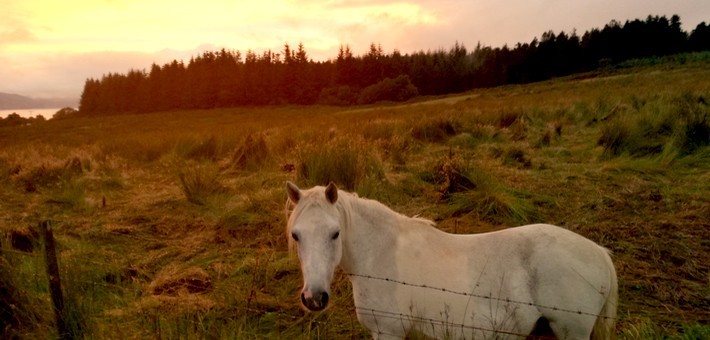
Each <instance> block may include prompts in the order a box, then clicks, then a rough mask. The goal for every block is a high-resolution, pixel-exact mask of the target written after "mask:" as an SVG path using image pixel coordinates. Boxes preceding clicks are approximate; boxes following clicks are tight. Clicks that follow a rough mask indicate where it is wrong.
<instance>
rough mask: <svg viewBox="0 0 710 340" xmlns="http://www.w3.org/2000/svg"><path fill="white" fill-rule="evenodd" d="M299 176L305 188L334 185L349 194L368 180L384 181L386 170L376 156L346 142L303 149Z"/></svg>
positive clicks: (300, 153)
mask: <svg viewBox="0 0 710 340" xmlns="http://www.w3.org/2000/svg"><path fill="white" fill-rule="evenodd" d="M296 173H297V177H298V180H299V181H300V182H302V183H304V184H305V185H309V186H312V185H327V184H328V183H329V182H331V181H332V182H335V183H336V184H339V185H340V186H341V187H342V188H344V189H346V190H350V191H356V190H357V189H358V187H359V186H360V185H361V184H362V183H364V182H365V181H366V180H384V168H383V167H382V163H381V162H380V160H379V159H378V157H377V155H375V154H374V153H372V152H368V151H367V148H363V147H362V146H360V145H358V144H356V143H355V142H353V141H350V140H346V139H336V140H333V141H331V142H328V143H327V144H325V145H310V146H306V147H305V148H303V149H301V151H300V152H299V154H298V165H297V168H296Z"/></svg>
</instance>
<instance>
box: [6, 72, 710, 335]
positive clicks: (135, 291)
mask: <svg viewBox="0 0 710 340" xmlns="http://www.w3.org/2000/svg"><path fill="white" fill-rule="evenodd" d="M627 67H628V68H623V69H621V70H616V71H613V72H609V73H605V72H599V73H594V74H585V75H584V76H574V77H568V78H564V79H555V80H551V81H545V82H539V83H533V84H528V85H508V86H503V87H497V88H491V89H479V90H475V91H470V92H467V93H464V94H460V95H458V96H456V97H437V98H434V99H435V100H431V101H421V102H416V103H406V104H403V105H375V106H361V107H354V108H343V107H333V106H265V107H256V108H254V107H243V108H234V109H215V110H195V111H172V112H160V113H155V114H150V115H108V116H102V117H79V118H72V119H67V120H57V121H55V120H51V121H47V122H45V123H43V124H34V125H32V126H22V127H0V145H3V148H2V149H0V188H1V189H0V202H2V203H1V204H0V230H2V232H3V233H4V234H5V235H6V237H5V238H3V239H2V240H1V241H2V243H1V244H0V260H1V261H0V274H1V275H0V285H4V286H5V287H10V289H5V290H1V289H0V292H1V291H9V292H18V293H16V294H14V295H12V296H10V297H8V298H6V299H5V300H4V301H10V302H11V303H12V305H13V306H14V307H13V309H12V313H6V314H2V317H3V319H2V320H0V322H4V325H8V326H7V327H6V328H4V332H5V333H4V335H5V337H7V338H11V337H19V338H51V337H56V335H57V334H56V329H55V328H54V321H53V320H54V319H53V318H54V315H53V314H52V312H51V311H52V310H51V307H50V306H49V293H48V291H49V289H48V286H47V276H46V274H45V273H46V270H45V266H44V258H43V256H42V252H41V250H39V249H38V247H39V246H40V242H39V241H38V239H37V236H36V235H37V232H36V226H37V225H38V224H39V223H40V221H43V220H51V221H52V223H53V226H54V233H55V236H56V238H57V243H58V254H59V266H60V271H61V275H62V277H61V279H62V285H63V289H64V293H65V297H66V298H65V299H66V302H65V305H66V313H65V314H66V319H67V324H68V327H69V329H70V331H71V333H72V334H73V335H74V336H75V337H85V338H94V339H114V338H152V339H175V338H190V339H192V338H215V339H227V338H230V339H233V338H238V339H252V338H355V339H366V338H368V334H367V333H366V331H365V330H364V329H363V328H362V327H361V326H360V325H359V324H358V322H357V319H356V317H355V313H354V309H353V303H352V293H351V290H350V284H349V282H348V280H347V276H346V275H345V274H344V273H342V272H337V273H336V278H335V283H334V287H333V294H332V295H333V296H332V298H331V304H332V305H331V307H330V308H328V309H326V310H325V311H323V312H321V313H307V312H305V311H304V310H303V309H302V308H301V307H300V305H299V298H298V292H299V289H300V287H301V284H302V283H301V274H300V269H299V264H298V261H297V259H296V258H294V256H292V255H290V254H289V252H288V249H287V248H288V246H287V241H286V235H284V228H285V223H286V211H285V210H286V206H285V202H286V193H285V185H284V184H285V182H286V181H287V180H291V181H295V182H296V183H297V184H298V185H299V186H301V187H302V188H307V187H310V186H312V185H317V184H324V183H325V182H327V181H329V180H333V181H335V182H337V183H338V184H339V185H340V186H341V187H342V188H345V189H347V190H349V191H355V192H357V193H358V194H359V195H360V196H362V197H368V198H372V199H376V200H379V201H381V202H383V203H384V204H386V205H388V206H390V207H392V208H393V209H394V210H396V211H398V212H401V213H403V214H406V215H410V216H413V215H419V216H422V217H424V218H429V219H432V220H434V221H436V223H437V227H438V228H440V229H442V230H444V231H447V232H451V233H478V232H486V231H492V230H499V229H503V228H508V227H511V226H516V225H521V224H527V223H535V222H547V223H552V224H556V225H559V226H562V227H564V228H567V229H570V230H572V231H574V232H577V233H579V234H581V235H583V236H585V237H588V238H589V239H591V240H593V241H595V242H597V243H599V244H601V245H603V246H605V247H607V248H609V249H610V250H612V251H613V254H614V256H613V260H614V264H615V266H616V270H617V273H618V276H619V289H620V291H619V292H620V303H619V306H618V317H617V333H618V335H619V337H620V338H621V339H638V338H670V339H682V338H683V339H688V338H690V339H695V338H708V337H710V328H708V326H707V325H708V323H710V313H709V312H708V311H709V310H710V291H709V290H708V289H709V287H710V281H708V280H709V279H710V278H708V275H707V274H708V272H710V244H708V240H710V224H709V222H708V221H710V184H709V183H710V145H709V144H710V137H709V136H708V134H709V133H710V121H708V118H707V117H708V116H709V115H710V106H708V102H710V99H709V98H710V61H709V60H707V59H703V60H692V61H687V60H686V61H683V62H677V61H670V62H665V63H661V64H656V63H640V62H639V63H637V65H635V66H634V65H627ZM0 287H2V286H0ZM492 293H493V292H491V294H492ZM2 301H3V300H2V299H0V302H2ZM472 303H476V301H473V302H472ZM403 317H413V316H403ZM28 320H29V321H28Z"/></svg>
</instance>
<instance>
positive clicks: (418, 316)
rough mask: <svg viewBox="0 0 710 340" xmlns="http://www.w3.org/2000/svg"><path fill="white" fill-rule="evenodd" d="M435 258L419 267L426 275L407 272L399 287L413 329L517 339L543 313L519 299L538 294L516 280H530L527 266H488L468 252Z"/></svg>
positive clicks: (402, 306) (438, 335) (440, 334)
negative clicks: (478, 263) (476, 262)
mask: <svg viewBox="0 0 710 340" xmlns="http://www.w3.org/2000/svg"><path fill="white" fill-rule="evenodd" d="M462 254H465V252H462ZM434 260H435V259H432V258H430V259H429V261H427V262H426V263H421V264H420V265H418V266H417V269H418V273H426V274H425V275H402V283H401V284H399V285H398V287H397V300H398V301H399V307H398V309H399V312H400V313H401V314H402V315H404V316H406V323H408V324H410V325H411V328H412V329H414V330H416V331H420V332H422V333H424V334H426V335H427V336H430V337H432V338H437V339H441V338H449V339H481V338H484V339H486V338H491V337H497V338H506V337H507V336H511V337H513V338H516V337H519V336H520V335H527V333H528V332H529V330H530V329H531V328H532V327H533V325H534V324H535V322H536V321H537V319H538V318H539V316H540V314H539V312H538V311H537V310H536V309H535V308H534V307H531V306H529V305H527V304H520V303H516V302H518V301H531V298H532V297H531V296H530V295H529V291H527V290H523V289H517V287H518V285H517V284H515V283H517V282H525V281H527V280H528V278H527V277H526V275H527V274H526V272H525V271H522V270H517V271H515V270H510V271H506V272H500V271H496V270H491V271H488V270H484V269H483V268H479V267H478V266H476V265H473V266H472V265H471V263H470V259H469V257H468V256H463V255H460V256H458V257H456V256H454V257H450V258H448V259H446V260H442V261H434ZM436 263H438V265H436ZM444 264H445V265H444ZM400 274H403V273H400Z"/></svg>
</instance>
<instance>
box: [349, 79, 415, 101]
mask: <svg viewBox="0 0 710 340" xmlns="http://www.w3.org/2000/svg"><path fill="white" fill-rule="evenodd" d="M418 94H419V90H417V87H416V86H414V85H413V84H412V81H411V79H409V76H408V75H400V76H399V77H397V78H395V79H391V78H385V79H383V80H382V81H380V82H379V83H377V84H374V85H370V86H368V87H366V88H364V89H363V90H362V92H360V96H359V97H358V100H357V102H358V104H373V103H376V102H380V101H395V102H403V101H407V100H409V99H411V98H413V97H416V96H417V95H418Z"/></svg>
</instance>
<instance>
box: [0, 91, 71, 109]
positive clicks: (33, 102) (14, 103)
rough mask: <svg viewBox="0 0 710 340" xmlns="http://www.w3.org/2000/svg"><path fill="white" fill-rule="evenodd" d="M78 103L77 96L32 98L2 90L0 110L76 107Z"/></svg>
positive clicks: (0, 93)
mask: <svg viewBox="0 0 710 340" xmlns="http://www.w3.org/2000/svg"><path fill="white" fill-rule="evenodd" d="M78 103H79V100H78V99H76V98H30V97H25V96H21V95H19V94H12V93H3V92H0V110H13V109H52V108H61V107H67V106H69V107H76V106H77V104H78Z"/></svg>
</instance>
